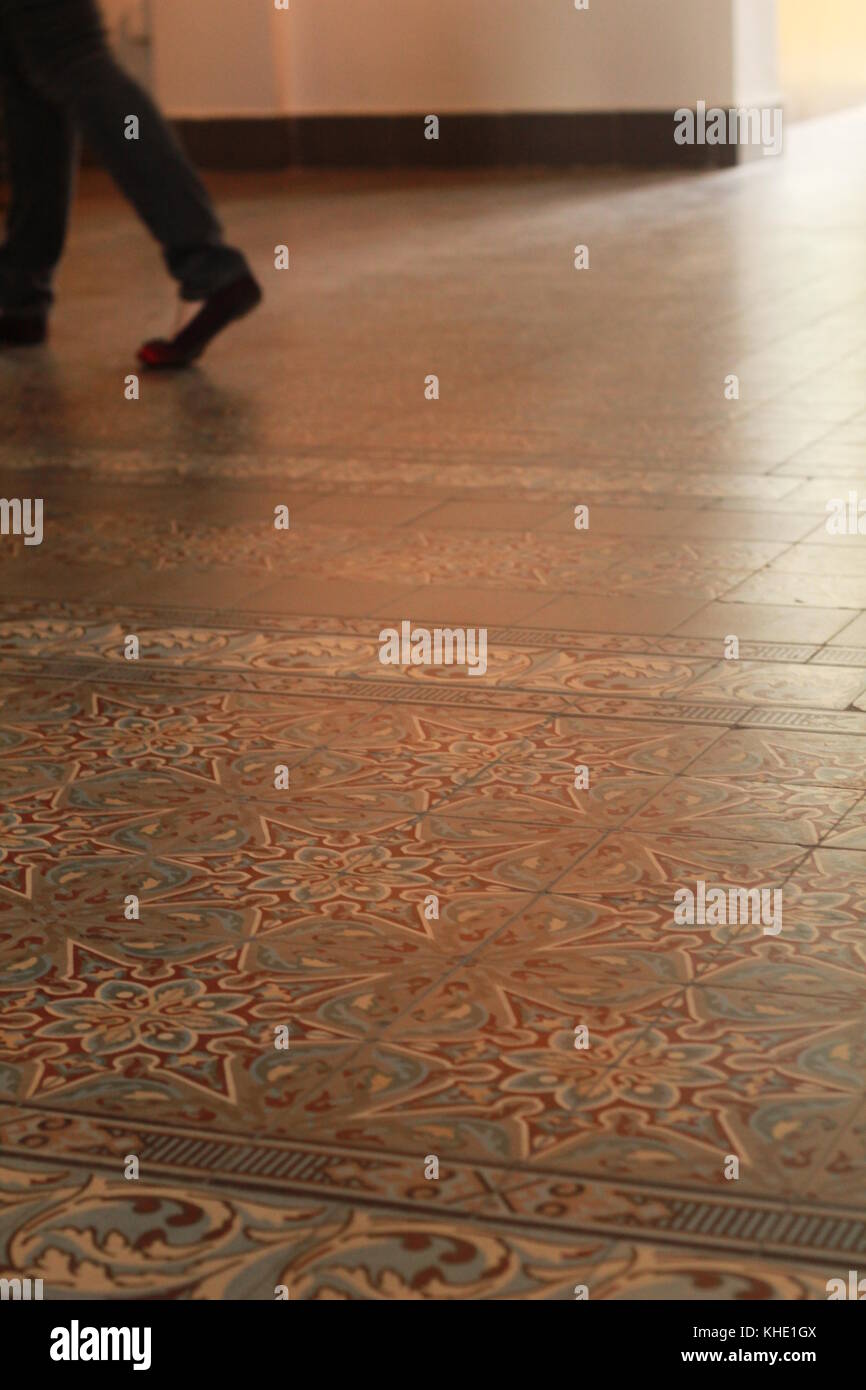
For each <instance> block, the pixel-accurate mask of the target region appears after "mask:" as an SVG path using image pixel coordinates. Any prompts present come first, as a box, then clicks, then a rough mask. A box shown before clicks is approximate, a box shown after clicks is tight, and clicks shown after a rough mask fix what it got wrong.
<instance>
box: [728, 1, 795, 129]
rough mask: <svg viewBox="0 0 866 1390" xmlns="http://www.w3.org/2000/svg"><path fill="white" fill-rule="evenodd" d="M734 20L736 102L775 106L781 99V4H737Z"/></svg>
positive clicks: (745, 2) (772, 2) (741, 2)
mask: <svg viewBox="0 0 866 1390" xmlns="http://www.w3.org/2000/svg"><path fill="white" fill-rule="evenodd" d="M810 3H814V0H810ZM733 18H734V97H735V100H736V101H737V103H738V105H740V104H741V105H746V106H775V105H777V104H778V103H779V101H780V99H781V90H780V78H779V14H778V5H777V0H734V16H733Z"/></svg>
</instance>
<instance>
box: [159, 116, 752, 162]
mask: <svg viewBox="0 0 866 1390" xmlns="http://www.w3.org/2000/svg"><path fill="white" fill-rule="evenodd" d="M424 119H425V118H424V116H423V115H418V116H274V117H264V118H259V117H255V118H250V119H247V118H235V117H231V118H208V119H204V120H190V119H183V120H176V121H175V122H174V124H175V127H176V129H177V130H178V133H179V135H180V137H181V140H182V141H183V144H184V145H185V146H186V149H187V150H188V151H189V153H190V155H191V157H192V158H193V159H194V161H195V162H196V163H197V164H198V165H199V166H200V167H201V168H204V169H237V170H240V169H286V168H293V167H295V168H322V167H325V168H343V169H346V168H377V169H394V168H438V169H459V168H490V167H494V168H495V167H509V166H512V167H513V166H521V165H524V166H525V165H534V166H536V167H551V166H552V167H557V168H566V167H568V166H571V165H624V166H627V167H631V168H642V169H660V168H678V169H723V168H729V167H731V166H732V165H734V164H737V163H738V162H739V157H740V156H741V154H743V153H746V152H745V151H741V150H740V149H739V148H738V147H737V146H735V145H677V144H675V143H674V113H673V112H672V111H670V112H668V111H623V112H617V111H611V112H607V111H605V112H574V113H569V112H563V113H559V112H551V113H546V112H526V113H514V114H510V115H486V114H482V115H455V116H449V115H445V116H441V117H440V126H439V139H438V140H427V139H425V135H424V129H425V125H424Z"/></svg>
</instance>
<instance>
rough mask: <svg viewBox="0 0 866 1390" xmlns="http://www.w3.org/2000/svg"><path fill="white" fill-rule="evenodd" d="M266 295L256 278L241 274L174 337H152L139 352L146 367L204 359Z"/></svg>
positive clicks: (217, 292) (206, 303)
mask: <svg viewBox="0 0 866 1390" xmlns="http://www.w3.org/2000/svg"><path fill="white" fill-rule="evenodd" d="M261 298H262V292H261V289H260V288H259V286H258V284H257V283H256V281H255V280H254V279H253V277H252V275H249V274H247V275H241V276H240V277H239V278H238V279H237V280H233V281H232V282H231V284H230V285H226V286H225V287H224V288H223V289H221V290H217V291H216V293H215V294H212V295H211V296H210V298H209V299H206V300H205V302H204V304H203V305H202V306H201V308H200V309H199V311H198V313H197V314H196V316H195V318H193V319H191V320H190V322H189V323H188V324H187V325H186V328H182V329H181V330H180V332H179V333H178V334H177V335H176V337H174V338H170V339H168V338H152V339H151V340H150V342H147V343H144V344H143V345H142V346H141V347H140V348H139V349H138V360H139V362H141V363H143V365H144V366H145V367H150V368H165V367H188V366H189V365H190V363H191V362H195V360H196V358H198V357H201V355H202V353H203V352H204V350H205V348H206V347H207V345H208V343H209V342H210V341H211V339H212V338H215V337H216V335H217V334H218V333H221V332H222V330H223V329H224V328H226V327H227V325H228V324H230V323H233V322H234V320H235V319H240V318H243V316H244V314H248V313H249V312H250V310H251V309H255V307H256V305H257V304H259V303H260V302H261Z"/></svg>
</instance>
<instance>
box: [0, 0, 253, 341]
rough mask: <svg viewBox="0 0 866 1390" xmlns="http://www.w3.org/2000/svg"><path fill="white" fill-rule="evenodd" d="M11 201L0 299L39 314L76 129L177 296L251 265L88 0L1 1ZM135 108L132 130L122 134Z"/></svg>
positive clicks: (207, 287) (60, 231) (58, 237)
mask: <svg viewBox="0 0 866 1390" xmlns="http://www.w3.org/2000/svg"><path fill="white" fill-rule="evenodd" d="M0 84H2V88H3V93H4V99H5V115H6V140H7V147H8V165H9V178H10V183H11V202H10V206H9V214H8V219H7V228H6V239H5V241H4V243H3V244H2V246H0V309H17V310H19V311H22V312H25V313H26V312H34V313H41V312H44V310H45V308H46V306H47V305H49V304H50V303H51V302H52V299H53V295H52V289H51V282H52V279H53V275H54V269H55V267H56V265H57V262H58V261H59V259H60V255H61V253H62V250H63V244H64V241H65V237H66V226H67V221H68V216H69V205H70V200H71V195H72V191H73V187H74V179H75V168H76V163H77V147H78V136H79V132H80V133H81V134H82V135H83V136H84V138H85V139H86V140H87V143H88V145H89V147H90V148H91V149H92V150H93V152H94V154H95V155H96V156H97V158H99V159H100V160H101V161H102V163H103V164H104V166H105V168H106V169H107V170H108V172H109V173H110V174H111V175H112V177H113V178H114V180H115V182H116V183H117V184H118V186H119V187H120V189H121V190H122V192H123V193H124V194H125V195H126V197H127V198H128V199H129V201H130V202H131V203H132V205H133V207H134V208H135V209H136V211H137V212H138V214H139V216H140V217H141V219H142V221H143V222H144V223H145V225H146V226H147V227H148V228H149V230H150V231H151V233H152V234H153V236H154V237H155V238H156V240H157V241H158V242H159V244H160V245H161V247H162V250H163V255H164V257H165V261H166V265H167V266H168V269H169V271H170V273H171V274H172V275H173V276H174V277H175V279H176V280H178V281H179V283H180V289H181V295H182V297H183V298H184V299H189V300H198V299H206V298H207V297H208V295H211V294H213V293H214V291H215V290H218V289H221V288H222V287H223V286H224V285H227V284H230V283H231V281H232V280H235V279H237V277H238V276H239V275H242V274H244V273H245V272H246V271H248V269H249V267H248V265H247V262H246V260H245V259H244V257H243V256H242V255H241V253H240V252H239V251H236V250H234V249H233V248H232V247H230V246H226V244H225V242H224V241H223V234H222V228H221V227H220V224H219V222H218V220H217V217H216V214H215V212H214V210H213V206H212V204H211V201H210V198H209V197H208V194H207V192H206V190H205V188H204V185H203V184H202V182H201V180H200V179H199V177H198V175H197V174H196V173H195V171H194V170H193V168H192V166H191V164H190V163H189V161H188V160H187V158H186V156H185V154H184V153H183V150H182V149H181V147H180V144H179V143H178V140H177V138H176V136H175V135H174V133H173V131H172V130H171V129H170V127H169V126H168V125H167V123H166V122H165V120H164V119H163V117H162V115H161V114H160V112H159V111H158V110H157V108H156V106H155V105H154V103H153V101H152V100H151V98H150V97H149V96H148V94H147V93H146V92H145V91H143V89H142V88H141V87H140V86H139V85H138V84H137V83H136V82H134V81H133V79H132V78H131V77H129V76H128V75H127V74H126V73H125V72H124V71H123V69H122V68H121V67H119V66H118V64H117V63H116V61H115V60H114V58H113V56H112V54H111V52H110V50H109V47H108V44H107V41H106V36H105V30H104V28H103V24H102V19H101V16H100V13H99V10H98V7H97V5H96V3H95V0H0ZM128 116H137V117H138V122H139V138H138V139H137V140H129V139H127V138H126V129H127V117H128Z"/></svg>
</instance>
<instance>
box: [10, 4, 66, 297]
mask: <svg viewBox="0 0 866 1390" xmlns="http://www.w3.org/2000/svg"><path fill="white" fill-rule="evenodd" d="M0 58H2V62H0V84H2V88H3V106H4V114H5V123H6V153H7V162H8V169H9V185H10V203H9V210H8V213H7V217H6V238H5V240H4V242H3V244H2V246H0V309H4V310H7V309H8V310H12V311H14V312H15V313H16V314H22V313H27V314H35V315H42V314H44V313H45V311H46V309H47V308H48V306H49V305H50V304H51V302H52V299H53V294H52V290H51V281H52V278H53V274H54V268H55V266H56V265H57V262H58V261H59V260H60V255H61V252H62V250H63V242H64V240H65V237H66V224H67V221H68V215H69V202H70V197H71V194H72V184H73V179H74V172H75V154H76V139H75V132H74V129H73V126H72V122H71V121H70V119H69V116H68V115H67V113H66V111H65V110H64V109H63V107H61V106H57V105H56V104H55V103H54V102H51V101H48V100H46V98H45V97H44V96H42V95H41V94H40V93H39V92H38V91H37V90H36V88H35V87H33V86H32V85H31V84H30V83H29V82H28V81H27V80H26V79H25V78H24V77H23V75H22V74H21V72H20V71H19V70H18V69H17V67H16V65H15V63H14V62H13V61H12V60H11V57H10V54H9V50H8V45H7V44H6V43H4V35H3V32H2V31H0Z"/></svg>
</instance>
